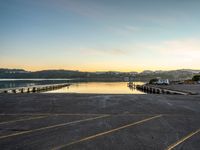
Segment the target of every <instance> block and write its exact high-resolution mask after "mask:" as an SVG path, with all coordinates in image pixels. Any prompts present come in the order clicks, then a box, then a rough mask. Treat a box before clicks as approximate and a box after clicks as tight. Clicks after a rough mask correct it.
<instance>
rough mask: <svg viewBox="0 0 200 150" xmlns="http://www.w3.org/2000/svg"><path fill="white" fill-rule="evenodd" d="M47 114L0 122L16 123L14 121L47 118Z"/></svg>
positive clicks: (0, 123)
mask: <svg viewBox="0 0 200 150" xmlns="http://www.w3.org/2000/svg"><path fill="white" fill-rule="evenodd" d="M45 117H47V116H39V117H31V118H24V119H18V120H10V121H5V122H0V125H2V124H8V123H14V122H20V121H28V120H35V119H41V118H45Z"/></svg>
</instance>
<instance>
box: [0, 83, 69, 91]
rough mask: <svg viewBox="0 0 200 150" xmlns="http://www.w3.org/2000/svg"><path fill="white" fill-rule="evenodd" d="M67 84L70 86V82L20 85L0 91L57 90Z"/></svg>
mask: <svg viewBox="0 0 200 150" xmlns="http://www.w3.org/2000/svg"><path fill="white" fill-rule="evenodd" d="M67 86H70V84H68V83H67V84H52V85H38V86H31V87H18V88H11V89H2V90H0V93H37V92H45V91H51V90H57V89H60V88H63V87H67Z"/></svg>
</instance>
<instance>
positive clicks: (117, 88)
mask: <svg viewBox="0 0 200 150" xmlns="http://www.w3.org/2000/svg"><path fill="white" fill-rule="evenodd" d="M59 83H71V85H70V86H69V87H64V88H62V89H58V90H54V91H48V92H46V93H104V94H144V93H143V92H141V91H138V90H137V89H135V88H131V87H128V86H127V82H79V81H77V80H71V79H0V89H2V88H15V87H27V86H34V85H45V84H59ZM135 84H143V83H142V82H135Z"/></svg>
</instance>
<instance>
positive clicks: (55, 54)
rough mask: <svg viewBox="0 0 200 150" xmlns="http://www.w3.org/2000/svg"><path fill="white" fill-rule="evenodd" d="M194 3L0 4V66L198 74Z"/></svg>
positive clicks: (198, 24) (29, 0) (199, 28)
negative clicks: (196, 72) (187, 71)
mask: <svg viewBox="0 0 200 150" xmlns="http://www.w3.org/2000/svg"><path fill="white" fill-rule="evenodd" d="M199 8H200V1H199V0H0V68H23V69H26V70H30V71H35V70H44V69H66V70H80V71H110V70H113V71H142V70H174V69H183V68H185V69H186V68H187V69H200V19H199V18H200V9H199Z"/></svg>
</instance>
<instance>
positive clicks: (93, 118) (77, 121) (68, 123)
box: [0, 115, 109, 140]
mask: <svg viewBox="0 0 200 150" xmlns="http://www.w3.org/2000/svg"><path fill="white" fill-rule="evenodd" d="M105 117H109V115H103V116H98V117H92V118H87V119H82V120H76V121H72V122H67V123H61V124H57V125H53V126H47V127H42V128H38V129H33V130H28V131H22V132H18V133H13V134H9V135H4V136H0V140H1V139H5V138H9V137H14V136H18V135H23V134H28V133H33V132H37V131H42V130H47V129H52V128H56V127H61V126H66V125H70V124H74V123H80V122H85V121H91V120H96V119H100V118H105Z"/></svg>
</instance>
